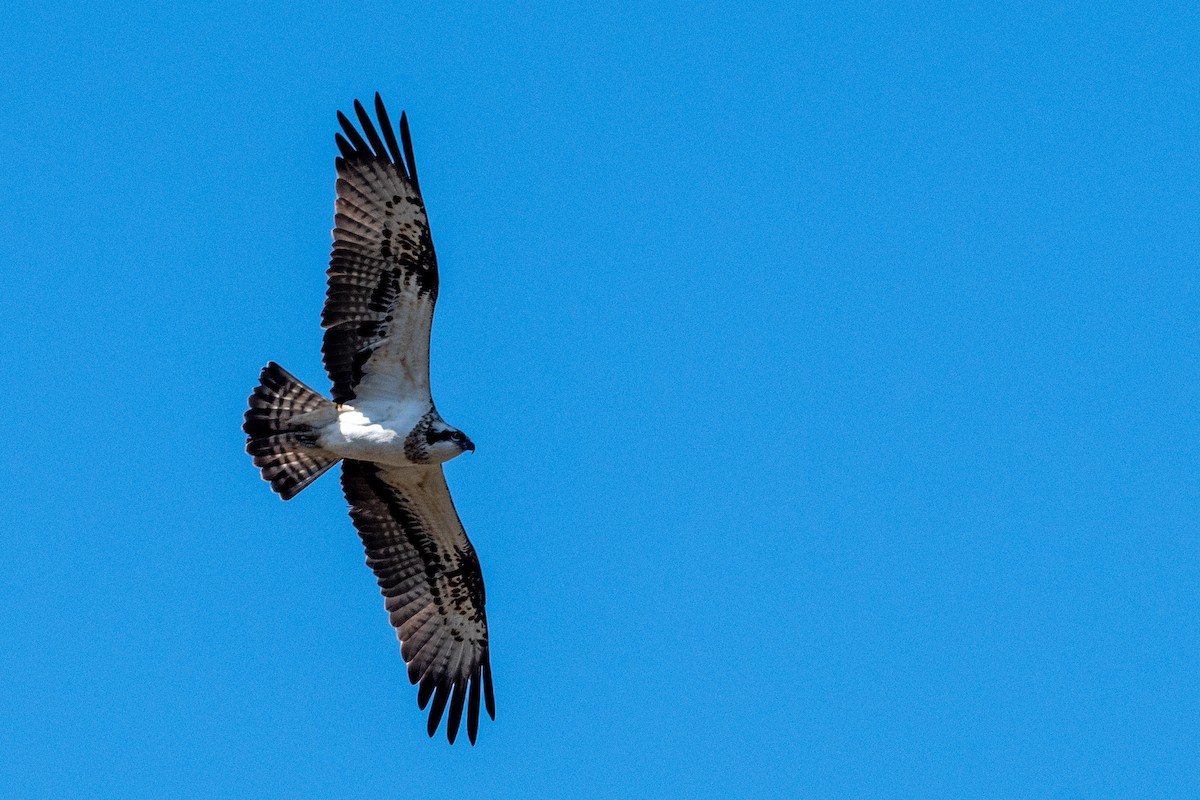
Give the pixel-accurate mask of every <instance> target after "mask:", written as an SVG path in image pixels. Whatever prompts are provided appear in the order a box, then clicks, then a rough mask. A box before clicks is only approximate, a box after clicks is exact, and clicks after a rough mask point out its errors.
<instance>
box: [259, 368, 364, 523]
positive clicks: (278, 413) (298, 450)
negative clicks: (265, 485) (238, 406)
mask: <svg viewBox="0 0 1200 800" xmlns="http://www.w3.org/2000/svg"><path fill="white" fill-rule="evenodd" d="M259 381H260V383H259V385H258V386H257V387H256V388H255V389H254V393H253V394H251V395H250V410H249V411H247V412H246V416H245V422H244V423H243V425H242V430H244V431H245V432H246V436H247V437H248V438H247V439H246V452H247V453H249V454H250V455H251V456H253V457H254V466H256V467H258V468H259V469H261V470H262V476H263V479H264V480H267V481H270V483H271V488H272V489H273V490H274V491H276V492H278V493H279V496H280V497H282V498H283V499H284V500H291V499H292V498H293V497H295V496H296V495H297V494H299V493H300V491H301V490H302V489H303V488H304V487H306V486H308V485H309V484H310V483H312V482H313V481H315V480H316V479H317V478H319V477H320V476H321V475H322V474H323V473H324V472H325V471H326V470H328V469H329V468H330V467H332V466H333V465H334V464H336V463H337V462H338V461H340V460H341V459H339V458H338V457H337V456H335V455H333V454H332V453H330V452H328V451H327V450H324V449H322V448H321V447H320V445H318V444H317V436H316V433H315V430H316V429H318V428H320V427H323V426H324V425H326V424H328V423H330V422H332V421H333V420H334V419H336V418H337V406H335V405H334V404H333V403H332V402H330V401H329V400H326V399H325V398H324V397H322V396H321V395H319V394H317V393H316V392H314V391H313V390H312V389H310V388H308V387H307V386H305V385H304V384H303V383H301V382H300V381H299V380H297V379H296V378H295V376H293V375H292V374H291V373H289V372H288V371H287V370H285V369H284V368H283V367H281V366H279V365H278V364H276V363H275V362H273V361H272V362H271V363H270V364H267V366H266V367H264V368H263V371H262V374H261V375H260V376H259Z"/></svg>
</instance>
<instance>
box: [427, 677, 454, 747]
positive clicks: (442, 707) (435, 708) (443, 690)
mask: <svg viewBox="0 0 1200 800" xmlns="http://www.w3.org/2000/svg"><path fill="white" fill-rule="evenodd" d="M449 700H450V686H449V685H448V684H445V683H443V684H440V685H439V686H438V687H437V691H436V692H435V693H434V695H433V705H431V706H430V707H429V725H428V726H426V730H428V731H429V735H430V736H433V734H434V733H436V732H437V729H438V726H439V725H441V724H442V714H443V713H444V712H445V711H446V703H447V701H449Z"/></svg>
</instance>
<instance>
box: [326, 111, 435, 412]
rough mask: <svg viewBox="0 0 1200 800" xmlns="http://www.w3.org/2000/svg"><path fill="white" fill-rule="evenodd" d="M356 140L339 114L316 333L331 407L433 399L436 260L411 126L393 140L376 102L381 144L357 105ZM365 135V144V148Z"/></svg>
mask: <svg viewBox="0 0 1200 800" xmlns="http://www.w3.org/2000/svg"><path fill="white" fill-rule="evenodd" d="M354 111H355V113H356V114H357V116H358V121H359V123H360V124H361V125H362V133H361V134H360V133H359V132H358V130H357V129H356V128H355V127H354V124H353V123H352V122H350V120H349V119H347V118H346V116H345V115H344V114H342V113H341V112H339V113H338V121H339V122H341V124H342V129H343V130H344V131H345V134H346V135H345V137H343V136H342V135H341V134H338V135H337V145H338V149H339V150H340V151H341V153H342V155H341V157H340V158H338V159H337V162H336V164H337V175H338V179H337V204H336V206H335V214H334V225H335V227H334V229H333V252H332V254H331V255H330V259H329V271H328V272H327V273H326V274H327V275H328V276H329V286H328V290H327V292H326V295H325V309H324V311H323V312H322V314H321V324H322V326H323V327H324V328H325V342H324V346H323V347H322V348H321V351H322V353H323V355H324V358H325V370H326V371H327V372H328V373H329V379H330V380H331V381H333V399H334V401H336V402H338V403H348V402H350V401H352V400H354V399H355V398H356V397H382V398H401V397H414V396H419V395H424V396H425V397H428V396H429V329H430V326H431V325H432V324H433V306H434V303H435V302H436V301H437V290H438V271H437V257H436V256H435V255H434V252H433V240H432V239H431V238H430V235H429V219H428V218H427V217H426V215H425V203H424V202H423V201H422V200H421V189H420V186H419V185H418V184H417V167H416V163H415V162H414V160H413V150H412V139H411V137H410V136H409V133H408V120H407V118H406V117H405V116H404V115H401V116H400V139H401V141H402V142H403V144H404V152H403V155H401V151H400V147H399V145H398V144H397V142H396V133H395V131H394V130H393V129H392V123H391V121H390V120H389V119H388V115H387V111H386V110H385V109H384V107H383V101H382V100H381V99H380V98H379V95H378V94H376V95H375V113H376V116H377V117H378V118H379V126H380V128H381V129H382V132H383V135H382V138H381V137H380V134H379V132H378V131H376V129H375V126H374V124H373V123H372V122H371V117H370V116H369V115H368V114H367V112H366V110H365V109H364V108H363V106H362V103H359V102H358V101H357V100H355V101H354ZM364 135H365V138H364Z"/></svg>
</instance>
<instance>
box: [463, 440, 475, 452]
mask: <svg viewBox="0 0 1200 800" xmlns="http://www.w3.org/2000/svg"><path fill="white" fill-rule="evenodd" d="M462 448H463V450H470V451H471V452H472V453H474V452H475V443H474V442H472V441H471V440H470V439H467V440H466V441H465V442H463V445H462Z"/></svg>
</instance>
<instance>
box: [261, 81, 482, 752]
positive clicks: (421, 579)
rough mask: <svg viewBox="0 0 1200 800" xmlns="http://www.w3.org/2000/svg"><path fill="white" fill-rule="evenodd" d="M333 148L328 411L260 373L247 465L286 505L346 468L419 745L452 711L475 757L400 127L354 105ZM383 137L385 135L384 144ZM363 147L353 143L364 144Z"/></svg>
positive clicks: (468, 668)
mask: <svg viewBox="0 0 1200 800" xmlns="http://www.w3.org/2000/svg"><path fill="white" fill-rule="evenodd" d="M354 111H355V113H356V114H357V116H358V121H359V123H360V125H361V126H362V132H361V133H360V132H359V131H358V129H356V128H355V126H354V124H353V123H351V122H350V120H349V119H347V118H346V116H345V115H344V114H342V113H341V112H338V121H339V122H340V123H341V126H342V130H343V131H344V133H345V136H344V137H343V136H342V135H341V134H337V136H336V140H337V146H338V150H340V151H341V157H340V158H338V159H337V160H336V162H335V163H336V165H337V203H336V205H335V213H334V225H335V227H334V229H333V253H332V255H331V256H330V260H329V270H328V272H327V273H326V274H327V275H328V278H329V283H328V289H327V292H326V296H325V308H324V311H323V312H322V314H321V324H322V327H323V328H324V329H325V341H324V346H323V347H322V348H321V352H322V354H323V356H324V362H325V369H326V371H327V372H328V373H329V379H330V380H331V381H332V382H333V400H332V401H330V400H327V399H325V398H324V397H322V396H321V395H320V394H318V393H317V392H315V391H313V390H312V389H310V388H309V387H307V386H305V385H304V384H303V383H301V382H300V381H298V380H297V379H296V378H294V377H293V376H292V375H291V374H289V373H288V372H287V370H285V369H283V367H281V366H279V365H278V364H276V363H274V362H271V363H269V364H267V366H266V367H265V368H264V369H263V370H262V374H261V375H260V376H259V380H260V384H259V386H258V387H257V388H256V389H255V390H254V393H253V394H252V395H250V400H249V402H250V410H249V411H247V412H246V415H245V423H244V424H243V426H242V429H243V430H244V431H245V432H246V436H247V437H248V438H247V440H246V452H247V453H249V454H250V455H251V456H253V457H254V464H255V466H257V467H259V468H261V470H262V476H263V478H264V479H265V480H267V481H270V483H271V488H272V489H273V490H274V491H276V492H278V493H279V496H280V497H282V498H283V499H284V500H290V499H291V498H293V497H295V496H296V495H297V494H298V493H299V492H300V491H301V490H302V489H304V487H306V486H308V485H309V484H310V483H312V482H313V481H314V480H316V479H317V478H318V477H320V476H321V475H322V474H323V473H324V472H325V471H326V470H328V469H329V468H330V467H332V466H334V465H335V464H337V463H338V462H339V461H340V462H342V489H343V490H344V491H345V494H346V500H347V501H348V502H349V503H350V517H351V519H352V520H353V521H354V526H355V527H356V528H357V529H358V534H359V536H360V537H361V538H362V541H363V544H364V546H365V547H366V551H367V566H369V567H370V568H371V569H372V570H373V571H374V573H375V576H376V578H377V579H378V581H379V588H380V589H381V591H382V592H383V596H384V605H385V606H386V607H387V610H388V616H389V618H390V620H391V623H392V625H393V626H395V628H396V635H397V637H398V638H399V639H400V653H401V655H402V656H403V658H404V661H405V662H406V663H407V664H408V678H409V680H410V681H411V682H412V683H414V684H419V685H420V686H419V689H418V691H417V704H418V705H419V706H420V708H421V709H424V708H425V706H426V705H427V704H428V703H429V702H430V699H432V700H433V705H432V706H431V707H430V710H429V725H428V730H429V735H430V736H433V735H434V732H435V731H436V730H437V728H438V725H439V724H440V723H441V719H442V714H443V712H444V711H445V710H446V707H447V704H448V705H449V708H450V715H449V717H448V718H447V721H446V738H447V739H449V740H450V743H451V744H453V743H454V739H455V737H456V736H457V735H458V728H459V724H460V722H461V720H462V715H463V710H464V707H465V709H466V713H467V736H468V737H469V738H470V740H471V743H472V744H474V743H475V736H476V733H477V732H478V730H479V697H480V691H481V689H482V694H483V701H484V705H485V706H486V708H487V712H488V716H490V717H491V718H492V719H495V718H496V708H495V700H494V698H493V694H492V668H491V663H490V660H489V657H488V633H487V617H486V616H485V614H484V610H483V606H484V591H483V575H482V573H481V572H480V569H479V559H478V558H476V556H475V548H473V547H472V546H471V542H470V541H469V540H468V539H467V534H466V532H465V531H464V530H463V526H462V523H461V522H460V521H459V519H458V514H457V513H456V512H455V510H454V503H453V501H452V500H451V499H450V490H449V489H448V488H447V487H446V479H445V477H444V476H443V475H442V464H443V463H445V462H446V461H449V460H450V459H452V458H454V457H455V456H458V455H461V454H462V453H465V452H466V451H468V450H471V451H474V450H475V445H474V444H472V442H471V440H470V439H468V438H467V436H466V434H464V433H463V432H462V431H460V430H458V429H457V428H455V427H453V426H451V425H449V424H447V423H446V421H445V420H443V419H442V416H441V414H439V413H438V410H437V408H436V407H435V406H434V404H433V397H432V395H431V394H430V389H429V330H430V326H431V325H432V322H433V306H434V303H435V302H436V301H437V294H438V270H437V258H436V257H435V256H434V252H433V241H432V240H431V238H430V236H429V220H428V218H427V217H426V215H425V203H424V202H423V201H422V200H421V187H420V184H419V183H418V181H417V166H416V163H415V162H414V161H413V148H412V139H411V137H410V136H409V131H408V120H407V118H406V117H405V115H404V114H401V115H400V142H401V143H402V144H403V147H404V149H403V154H402V153H401V149H400V145H399V144H398V143H397V142H396V132H395V130H394V129H393V128H392V124H391V122H390V121H389V120H388V115H387V111H386V110H385V109H384V106H383V101H382V100H381V99H380V97H379V95H378V94H376V95H375V113H376V116H377V117H378V119H379V130H376V128H375V125H374V124H373V123H372V120H371V117H370V115H369V114H368V113H367V112H366V110H365V109H364V108H363V106H362V103H359V102H358V101H357V100H355V101H354ZM380 133H382V136H380ZM364 136H365V138H364Z"/></svg>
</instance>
